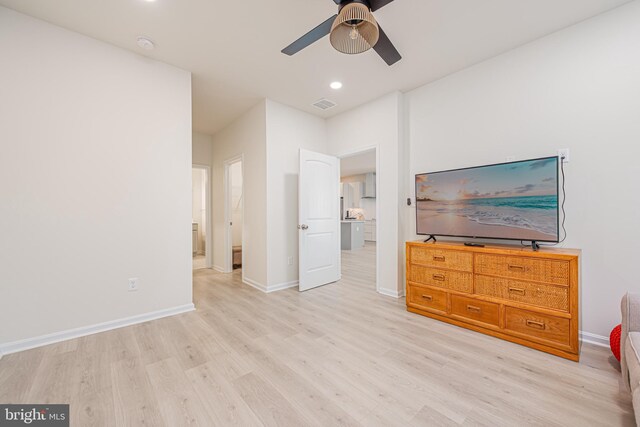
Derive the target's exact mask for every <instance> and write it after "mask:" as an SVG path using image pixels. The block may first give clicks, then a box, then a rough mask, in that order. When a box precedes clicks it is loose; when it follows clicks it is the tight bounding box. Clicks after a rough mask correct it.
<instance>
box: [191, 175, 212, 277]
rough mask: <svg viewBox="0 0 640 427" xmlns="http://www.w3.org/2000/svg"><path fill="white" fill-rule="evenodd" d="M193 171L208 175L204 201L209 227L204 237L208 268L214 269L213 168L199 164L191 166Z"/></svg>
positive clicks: (206, 221) (206, 220) (206, 222)
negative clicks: (197, 170) (201, 171)
mask: <svg viewBox="0 0 640 427" xmlns="http://www.w3.org/2000/svg"><path fill="white" fill-rule="evenodd" d="M191 168H192V169H200V170H204V173H205V175H206V179H205V181H204V182H205V189H204V200H205V219H204V221H205V224H206V226H207V230H206V234H205V236H204V256H205V266H206V268H212V267H213V229H212V228H213V220H212V215H211V166H209V165H203V164H199V163H193V164H191Z"/></svg>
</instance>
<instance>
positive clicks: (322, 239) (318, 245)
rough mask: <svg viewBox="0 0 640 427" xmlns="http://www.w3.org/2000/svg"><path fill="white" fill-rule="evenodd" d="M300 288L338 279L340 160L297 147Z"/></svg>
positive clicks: (303, 289)
mask: <svg viewBox="0 0 640 427" xmlns="http://www.w3.org/2000/svg"><path fill="white" fill-rule="evenodd" d="M298 218H299V222H298V234H299V242H300V244H299V252H300V253H299V256H298V259H299V262H300V265H299V267H300V269H299V270H300V282H299V289H300V291H306V290H308V289H312V288H316V287H318V286H322V285H326V284H327V283H332V282H336V281H338V280H340V161H339V160H338V158H337V157H332V156H327V155H325V154H320V153H314V152H313V151H307V150H300V175H299V178H298Z"/></svg>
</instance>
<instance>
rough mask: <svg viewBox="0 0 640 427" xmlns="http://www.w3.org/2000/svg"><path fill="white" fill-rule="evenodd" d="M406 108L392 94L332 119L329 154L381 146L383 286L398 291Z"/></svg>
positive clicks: (380, 270) (400, 285)
mask: <svg viewBox="0 0 640 427" xmlns="http://www.w3.org/2000/svg"><path fill="white" fill-rule="evenodd" d="M401 113H402V95H401V94H400V93H392V94H390V95H387V96H384V97H382V98H380V99H378V100H376V101H373V102H371V103H369V104H366V105H364V106H362V107H359V108H356V109H354V110H351V111H348V112H346V113H343V114H340V115H338V116H335V117H333V118H330V119H328V120H327V133H328V152H329V154H332V155H337V156H343V155H345V154H349V153H353V152H356V151H361V150H365V149H368V148H372V147H377V148H378V166H377V169H376V178H377V186H376V189H377V198H376V202H377V203H378V215H379V216H378V218H377V224H378V235H377V239H378V246H377V249H378V250H377V259H378V263H377V269H378V270H377V271H378V290H379V291H380V292H382V293H385V294H388V295H393V296H400V295H403V293H404V283H403V271H404V269H403V268H402V266H403V265H404V259H403V256H402V254H403V253H404V251H403V247H404V243H400V242H401V241H402V240H403V238H404V233H401V230H402V227H403V224H402V222H403V221H404V218H403V216H401V215H400V204H399V203H400V200H401V198H402V193H400V191H399V190H400V189H401V185H400V184H401V174H400V169H399V168H400V164H401V159H403V158H404V148H403V144H404V140H403V138H402V135H403V134H402V129H401V127H402V120H401ZM399 251H400V252H399Z"/></svg>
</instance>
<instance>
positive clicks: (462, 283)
mask: <svg viewBox="0 0 640 427" xmlns="http://www.w3.org/2000/svg"><path fill="white" fill-rule="evenodd" d="M409 281H411V282H415V283H421V284H423V285H429V286H435V287H437V288H444V289H451V290H454V291H458V292H466V293H471V292H473V275H472V274H471V273H461V272H459V271H448V270H438V269H436V268H428V267H422V266H420V265H412V266H411V272H410V276H409Z"/></svg>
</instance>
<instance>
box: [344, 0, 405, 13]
mask: <svg viewBox="0 0 640 427" xmlns="http://www.w3.org/2000/svg"><path fill="white" fill-rule="evenodd" d="M392 1H393V0H369V5H370V6H371V11H372V12H375V11H376V10H378V9H382V8H383V7H385V6H386V5H388V4H389V3H391V2H392ZM336 3H337V1H336Z"/></svg>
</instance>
